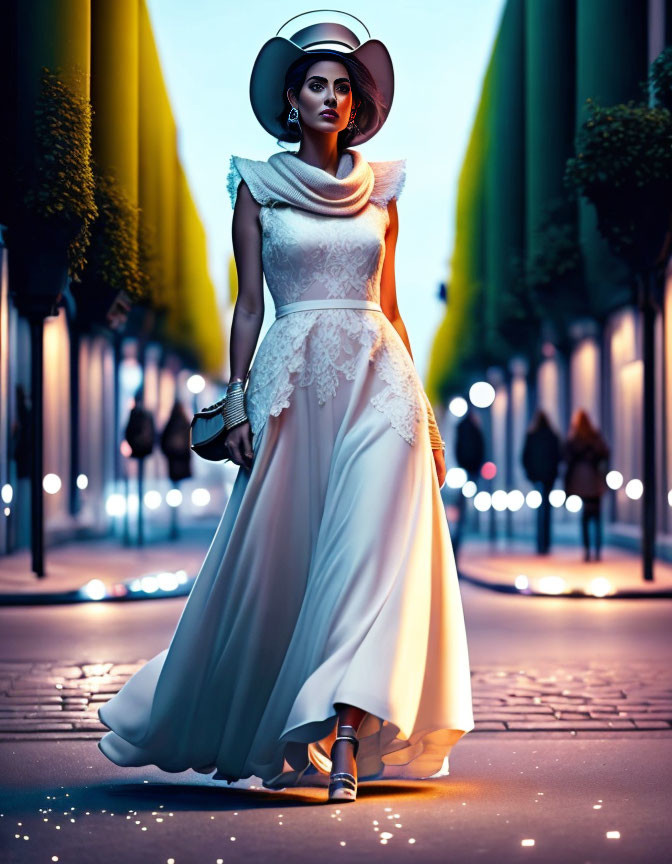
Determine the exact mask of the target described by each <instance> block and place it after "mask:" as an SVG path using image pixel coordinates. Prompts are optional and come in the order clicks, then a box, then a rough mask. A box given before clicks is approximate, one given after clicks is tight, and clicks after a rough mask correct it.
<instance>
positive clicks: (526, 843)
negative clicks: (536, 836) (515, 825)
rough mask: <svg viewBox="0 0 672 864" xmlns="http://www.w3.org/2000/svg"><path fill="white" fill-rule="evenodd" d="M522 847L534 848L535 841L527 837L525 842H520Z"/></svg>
mask: <svg viewBox="0 0 672 864" xmlns="http://www.w3.org/2000/svg"><path fill="white" fill-rule="evenodd" d="M520 845H521V846H534V840H533V839H532V838H531V837H527V838H526V839H525V840H521V841H520Z"/></svg>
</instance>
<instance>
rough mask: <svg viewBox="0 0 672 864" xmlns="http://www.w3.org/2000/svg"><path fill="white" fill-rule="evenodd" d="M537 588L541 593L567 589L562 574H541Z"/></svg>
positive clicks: (555, 592) (557, 592) (552, 592)
mask: <svg viewBox="0 0 672 864" xmlns="http://www.w3.org/2000/svg"><path fill="white" fill-rule="evenodd" d="M539 590H540V591H541V592H542V593H543V594H562V593H563V592H564V591H566V590H567V583H566V582H565V580H564V579H563V578H562V576H542V577H541V579H540V580H539Z"/></svg>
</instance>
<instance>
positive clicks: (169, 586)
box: [156, 570, 179, 591]
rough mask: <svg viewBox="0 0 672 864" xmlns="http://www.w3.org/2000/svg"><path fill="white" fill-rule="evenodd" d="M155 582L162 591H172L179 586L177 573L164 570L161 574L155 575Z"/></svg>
mask: <svg viewBox="0 0 672 864" xmlns="http://www.w3.org/2000/svg"><path fill="white" fill-rule="evenodd" d="M156 581H157V582H158V584H159V588H160V589H161V590H162V591H174V590H175V589H176V588H177V586H178V585H179V581H178V578H177V573H171V572H170V570H165V571H164V572H162V573H157V574H156Z"/></svg>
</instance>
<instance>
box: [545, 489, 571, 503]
mask: <svg viewBox="0 0 672 864" xmlns="http://www.w3.org/2000/svg"><path fill="white" fill-rule="evenodd" d="M566 497H567V496H566V495H565V490H564V489H551V491H550V493H549V495H548V500H549V501H550V502H551V507H562V505H563V504H564V503H565V498H566Z"/></svg>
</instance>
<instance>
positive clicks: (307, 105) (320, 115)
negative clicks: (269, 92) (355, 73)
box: [287, 60, 352, 132]
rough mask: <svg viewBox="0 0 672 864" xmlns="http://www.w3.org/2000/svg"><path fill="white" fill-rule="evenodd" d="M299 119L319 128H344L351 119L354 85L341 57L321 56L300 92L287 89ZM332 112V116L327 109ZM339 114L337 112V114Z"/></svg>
mask: <svg viewBox="0 0 672 864" xmlns="http://www.w3.org/2000/svg"><path fill="white" fill-rule="evenodd" d="M287 98H288V99H289V101H290V104H291V105H293V106H294V107H295V108H298V111H299V122H300V123H301V126H302V128H303V127H306V126H307V127H309V128H310V129H314V130H315V131H316V132H340V131H341V130H342V129H345V127H346V126H347V125H348V123H349V122H350V111H351V110H352V89H351V86H350V77H349V75H348V70H347V69H346V68H345V66H344V65H343V64H342V63H339V62H338V60H318V61H317V62H316V63H313V65H312V66H310V68H309V69H308V71H307V72H306V80H305V81H304V82H303V86H302V87H301V90H300V91H299V93H298V94H295V93H294V92H293V91H292V90H288V91H287ZM325 110H326V111H329V112H331V114H332V116H329V115H325V114H324V112H325ZM334 114H335V116H333V115H334Z"/></svg>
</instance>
